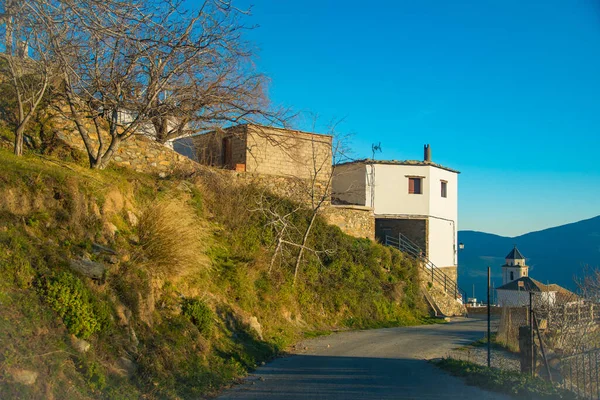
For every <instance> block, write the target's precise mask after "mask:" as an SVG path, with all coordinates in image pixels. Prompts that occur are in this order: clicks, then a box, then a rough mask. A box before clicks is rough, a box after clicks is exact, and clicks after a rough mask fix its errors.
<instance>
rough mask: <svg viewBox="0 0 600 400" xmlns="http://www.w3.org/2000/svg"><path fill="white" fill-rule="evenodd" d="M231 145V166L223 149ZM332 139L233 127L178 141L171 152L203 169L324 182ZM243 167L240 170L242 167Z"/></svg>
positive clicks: (327, 177)
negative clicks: (179, 154) (182, 155)
mask: <svg viewBox="0 0 600 400" xmlns="http://www.w3.org/2000/svg"><path fill="white" fill-rule="evenodd" d="M227 140H228V141H230V149H231V157H232V160H231V162H230V163H227V162H226V160H224V154H225V151H224V146H225V143H226V141H227ZM331 145H332V137H331V136H329V135H319V134H315V133H307V132H301V131H295V130H289V129H279V128H273V127H266V126H261V125H252V124H247V125H236V126H233V127H230V128H226V129H223V130H219V131H214V132H208V133H205V134H201V135H195V136H192V137H188V138H181V139H177V140H175V141H174V143H173V148H174V149H175V150H176V151H178V152H179V153H181V154H185V155H187V156H188V157H191V158H192V159H193V160H196V161H198V162H199V163H201V164H203V165H209V166H213V167H223V168H227V169H235V168H236V166H238V167H239V168H240V169H241V170H242V171H247V172H251V173H254V174H261V175H277V176H283V177H290V178H298V179H312V178H313V177H316V180H318V181H320V182H322V183H323V182H327V181H328V180H329V177H330V175H331V169H332V167H331V164H332V155H331ZM242 165H243V166H242Z"/></svg>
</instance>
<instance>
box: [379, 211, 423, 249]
mask: <svg viewBox="0 0 600 400" xmlns="http://www.w3.org/2000/svg"><path fill="white" fill-rule="evenodd" d="M400 233H402V234H403V235H404V236H406V237H407V238H408V239H409V240H410V241H411V242H413V243H414V244H416V245H417V246H419V248H420V249H421V250H423V251H424V252H425V255H428V254H427V250H428V238H427V220H425V219H416V218H415V219H412V218H377V219H376V220H375V236H376V237H377V239H378V240H380V241H382V242H383V241H385V236H386V235H390V236H393V237H396V238H397V237H398V235H399V234H400Z"/></svg>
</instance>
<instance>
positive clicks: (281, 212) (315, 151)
mask: <svg viewBox="0 0 600 400" xmlns="http://www.w3.org/2000/svg"><path fill="white" fill-rule="evenodd" d="M338 125H339V122H336V123H332V124H331V125H330V128H329V130H328V134H329V135H330V136H331V142H330V144H329V145H328V146H327V148H326V149H325V148H324V146H323V143H322V141H320V140H317V136H318V135H312V136H311V141H310V149H311V150H310V159H309V160H308V161H309V162H308V164H307V168H308V171H307V178H304V179H302V178H294V179H295V180H296V181H297V182H296V183H297V185H296V186H297V187H298V188H299V192H300V193H299V198H298V200H300V203H299V204H298V206H297V207H295V208H293V209H291V210H290V209H289V207H288V208H286V207H281V205H280V204H279V202H275V203H269V202H268V201H265V199H264V196H263V197H261V198H260V199H259V201H258V203H257V205H258V207H257V208H256V210H257V211H260V212H262V213H263V215H264V216H265V218H266V219H267V221H269V222H268V223H267V225H268V226H271V227H273V228H274V231H275V233H276V240H275V243H276V245H275V246H276V247H275V250H274V252H273V255H272V257H271V262H270V268H269V270H271V269H272V268H273V265H274V264H275V262H276V260H277V259H278V258H279V259H284V258H289V255H290V254H291V253H293V254H294V256H293V259H294V261H293V269H294V284H296V282H297V280H298V277H299V274H300V271H301V267H302V262H303V259H304V257H305V253H306V252H310V253H312V254H314V255H315V256H316V257H317V258H318V257H320V256H321V254H322V253H331V251H333V249H324V250H320V251H318V250H316V249H315V248H313V247H311V246H310V245H309V241H310V237H311V234H312V230H313V227H314V224H315V221H316V219H317V217H318V215H319V214H320V212H321V211H322V209H323V207H324V206H326V205H328V204H329V203H330V201H331V183H332V179H333V172H334V169H335V165H336V164H338V163H340V162H342V161H345V160H347V157H348V149H347V142H348V137H347V136H344V135H340V134H338V133H337V132H336V129H337V126H338ZM296 214H301V215H302V216H303V218H304V221H305V222H306V224H297V223H295V222H294V221H295V217H296ZM286 256H287V257H286Z"/></svg>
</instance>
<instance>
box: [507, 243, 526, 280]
mask: <svg viewBox="0 0 600 400" xmlns="http://www.w3.org/2000/svg"><path fill="white" fill-rule="evenodd" d="M505 262H506V263H505V264H504V265H503V266H502V284H503V285H506V284H507V283H510V282H512V281H516V280H517V279H519V278H522V277H524V276H529V267H528V266H527V265H525V257H524V256H523V254H521V252H520V251H519V249H517V246H516V245H515V247H514V248H513V249H512V250H511V251H510V253H508V255H507V256H506V257H505Z"/></svg>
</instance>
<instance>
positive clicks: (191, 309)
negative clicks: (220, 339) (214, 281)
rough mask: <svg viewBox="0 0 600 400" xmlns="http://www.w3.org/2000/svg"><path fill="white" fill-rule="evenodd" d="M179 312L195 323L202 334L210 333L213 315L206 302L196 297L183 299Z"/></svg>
mask: <svg viewBox="0 0 600 400" xmlns="http://www.w3.org/2000/svg"><path fill="white" fill-rule="evenodd" d="M181 312H182V313H183V315H185V316H186V317H188V318H189V319H190V321H192V323H193V324H194V325H196V328H198V330H199V331H200V333H201V334H202V335H204V336H208V335H209V334H210V330H211V329H212V326H213V318H214V316H213V312H212V310H211V309H210V308H208V306H207V305H206V303H204V302H203V301H202V300H198V299H185V300H184V301H183V304H182V305H181Z"/></svg>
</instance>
